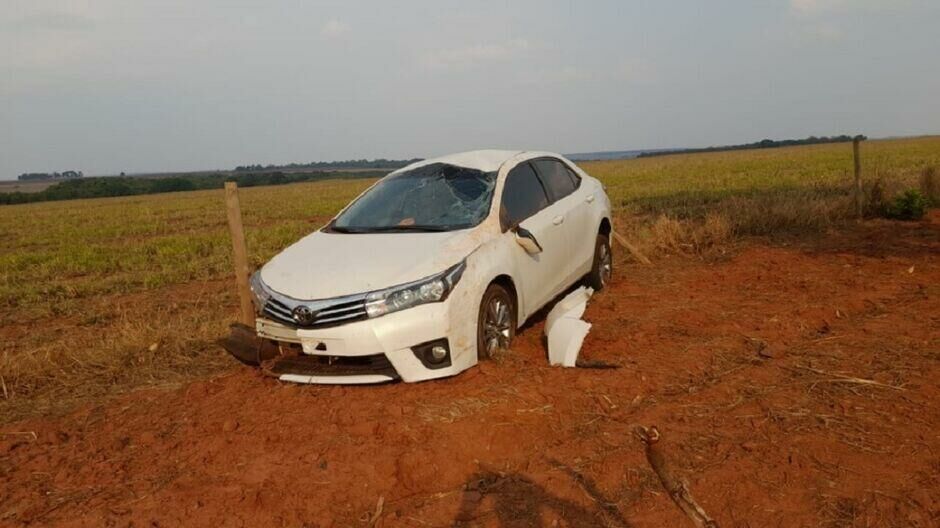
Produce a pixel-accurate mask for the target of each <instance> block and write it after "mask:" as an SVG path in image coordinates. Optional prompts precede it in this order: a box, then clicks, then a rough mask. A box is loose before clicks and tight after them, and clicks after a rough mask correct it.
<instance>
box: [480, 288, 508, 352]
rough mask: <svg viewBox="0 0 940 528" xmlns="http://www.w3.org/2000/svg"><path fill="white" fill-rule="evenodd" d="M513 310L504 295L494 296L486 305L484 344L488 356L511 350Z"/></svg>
mask: <svg viewBox="0 0 940 528" xmlns="http://www.w3.org/2000/svg"><path fill="white" fill-rule="evenodd" d="M511 315H512V310H511V309H510V306H509V300H508V299H506V298H505V297H504V296H502V295H494V296H493V297H492V298H490V300H489V303H487V305H486V311H485V312H484V317H483V342H484V343H485V344H486V352H487V355H488V356H490V357H492V356H493V354H494V353H495V352H498V351H501V350H506V349H508V348H509V341H510V339H511V338H512V317H511Z"/></svg>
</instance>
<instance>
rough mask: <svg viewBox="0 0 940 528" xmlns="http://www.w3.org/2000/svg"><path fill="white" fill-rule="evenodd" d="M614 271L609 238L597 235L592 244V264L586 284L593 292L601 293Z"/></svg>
mask: <svg viewBox="0 0 940 528" xmlns="http://www.w3.org/2000/svg"><path fill="white" fill-rule="evenodd" d="M613 271H614V258H613V255H612V254H611V252H610V238H608V236H607V235H604V234H598V235H597V242H595V244H594V264H593V265H592V266H591V273H589V274H588V277H587V283H588V285H589V286H590V287H591V288H594V291H601V290H603V289H604V287H605V286H607V284H608V283H609V282H610V276H611V275H612V274H613Z"/></svg>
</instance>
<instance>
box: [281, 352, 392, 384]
mask: <svg viewBox="0 0 940 528" xmlns="http://www.w3.org/2000/svg"><path fill="white" fill-rule="evenodd" d="M269 370H270V372H271V373H272V374H276V375H279V376H280V375H284V374H296V375H301V376H359V375H368V374H381V375H383V376H388V377H389V378H390V379H399V376H398V372H396V371H395V367H393V366H392V364H391V362H390V361H389V360H388V358H387V357H386V356H385V354H375V355H372V356H353V357H336V356H332V357H331V356H307V355H300V356H285V357H280V358H277V359H276V360H274V361H273V362H272V364H271V365H270V366H269Z"/></svg>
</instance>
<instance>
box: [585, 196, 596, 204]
mask: <svg viewBox="0 0 940 528" xmlns="http://www.w3.org/2000/svg"><path fill="white" fill-rule="evenodd" d="M584 201H586V202H587V203H593V202H594V195H593V194H589V195H588V197H587V198H585V199H584Z"/></svg>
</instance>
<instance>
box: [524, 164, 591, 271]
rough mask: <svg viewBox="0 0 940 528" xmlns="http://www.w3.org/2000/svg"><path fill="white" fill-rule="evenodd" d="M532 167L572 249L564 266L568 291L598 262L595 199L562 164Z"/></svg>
mask: <svg viewBox="0 0 940 528" xmlns="http://www.w3.org/2000/svg"><path fill="white" fill-rule="evenodd" d="M532 165H533V167H535V170H536V172H538V175H539V178H540V179H541V181H542V183H543V185H544V186H545V190H546V191H547V192H548V196H549V199H550V200H551V201H552V202H553V203H552V207H554V208H556V210H557V211H558V215H560V216H561V217H562V228H563V230H564V231H565V234H566V238H567V240H568V247H569V250H568V252H567V258H566V260H565V262H564V264H563V265H564V270H565V272H564V276H565V279H564V282H565V284H564V285H563V287H565V286H568V285H570V284H572V283H573V282H575V281H576V280H578V279H580V278H581V277H582V276H583V275H584V274H586V273H587V272H588V271H590V266H591V263H592V262H593V259H594V244H595V238H596V237H595V236H594V235H595V234H596V229H597V227H596V226H592V225H591V223H592V216H591V202H592V201H593V200H594V199H595V197H594V196H590V195H589V193H588V192H587V190H586V189H582V188H581V178H580V177H579V176H578V175H577V174H575V173H574V171H572V170H571V169H570V168H569V167H568V166H567V165H566V164H565V163H564V162H562V161H561V160H558V159H555V158H539V159H536V160H533V161H532Z"/></svg>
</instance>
